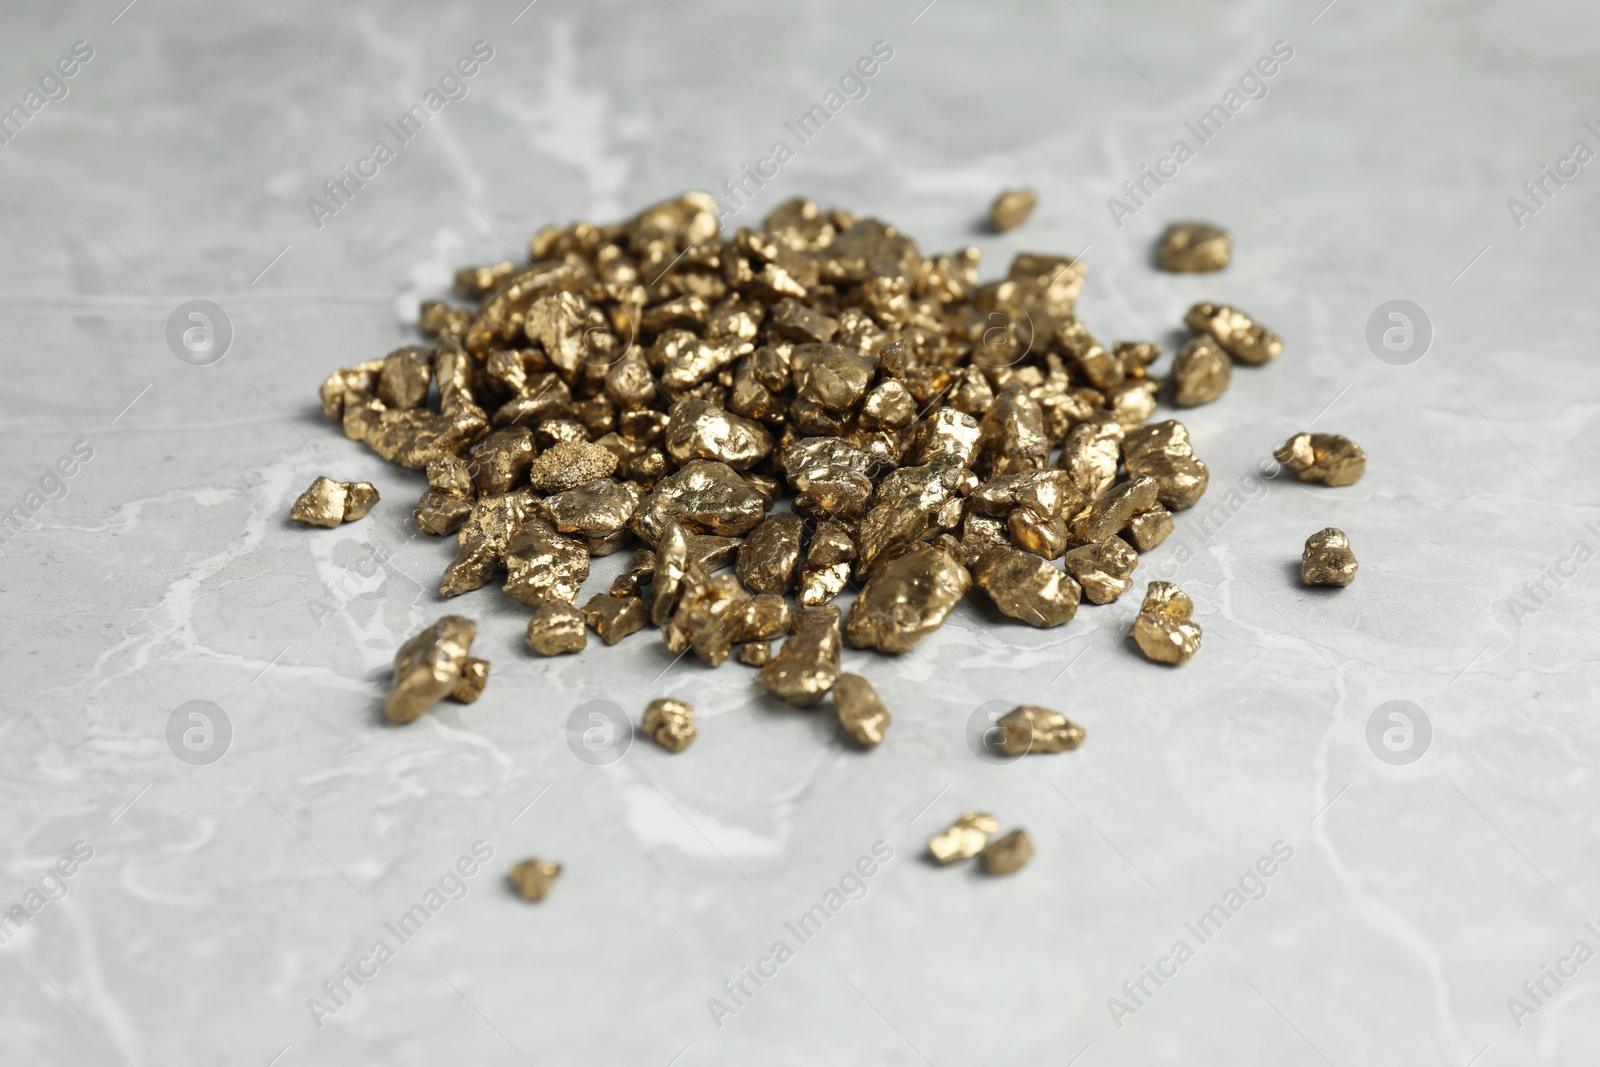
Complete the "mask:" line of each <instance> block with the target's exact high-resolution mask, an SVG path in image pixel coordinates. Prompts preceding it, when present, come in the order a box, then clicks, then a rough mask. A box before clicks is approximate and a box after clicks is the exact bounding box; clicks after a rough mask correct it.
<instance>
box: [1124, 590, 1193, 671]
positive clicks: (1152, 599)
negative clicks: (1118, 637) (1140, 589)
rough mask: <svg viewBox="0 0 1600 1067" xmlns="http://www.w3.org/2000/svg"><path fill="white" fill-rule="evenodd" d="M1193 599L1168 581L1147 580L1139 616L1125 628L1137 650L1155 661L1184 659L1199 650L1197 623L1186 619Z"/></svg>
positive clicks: (1173, 661) (1191, 611)
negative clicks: (1129, 627)
mask: <svg viewBox="0 0 1600 1067" xmlns="http://www.w3.org/2000/svg"><path fill="white" fill-rule="evenodd" d="M1193 614H1194V602H1193V601H1192V600H1190V599H1189V597H1188V596H1187V595H1186V594H1185V593H1184V591H1183V590H1182V589H1179V588H1178V587H1177V586H1176V585H1173V584H1172V583H1171V582H1151V583H1150V585H1149V586H1148V587H1147V588H1146V590H1145V594H1144V604H1143V605H1141V606H1140V608H1139V617H1138V618H1136V619H1134V620H1133V629H1132V630H1130V631H1128V636H1129V637H1132V638H1133V639H1134V641H1135V642H1137V643H1138V645H1139V651H1140V652H1143V653H1144V654H1145V657H1146V658H1148V659H1152V660H1155V661H1156V662H1157V663H1170V664H1173V665H1176V664H1179V663H1185V662H1187V661H1188V660H1189V657H1191V656H1193V655H1194V654H1195V653H1196V652H1198V651H1199V650H1200V627H1199V626H1198V625H1197V624H1196V623H1194V622H1192V621H1191V620H1190V617H1191V616H1192V615H1193Z"/></svg>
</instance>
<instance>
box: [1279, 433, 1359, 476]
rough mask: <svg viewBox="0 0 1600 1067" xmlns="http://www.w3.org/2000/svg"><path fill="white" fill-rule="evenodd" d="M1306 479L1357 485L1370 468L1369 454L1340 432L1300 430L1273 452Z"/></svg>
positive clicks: (1284, 463)
mask: <svg viewBox="0 0 1600 1067" xmlns="http://www.w3.org/2000/svg"><path fill="white" fill-rule="evenodd" d="M1273 455H1274V456H1276V457H1277V458H1278V462H1279V463H1282V464H1283V465H1284V466H1285V467H1288V468H1289V469H1290V470H1291V471H1293V472H1294V474H1295V477H1297V478H1299V479H1300V480H1301V481H1302V482H1315V483H1318V484H1320V485H1332V486H1339V485H1354V484H1355V483H1356V482H1358V481H1360V480H1361V476H1362V475H1363V474H1365V473H1366V470H1367V454H1366V453H1365V452H1363V451H1362V450H1361V446H1360V445H1358V444H1356V443H1355V442H1354V441H1352V440H1350V438H1348V437H1341V436H1339V435H1338V434H1336V433H1297V434H1295V435H1294V436H1293V437H1291V438H1289V439H1288V440H1287V441H1285V442H1284V443H1283V445H1282V446H1281V447H1280V448H1279V449H1278V450H1277V451H1276V452H1274V453H1273Z"/></svg>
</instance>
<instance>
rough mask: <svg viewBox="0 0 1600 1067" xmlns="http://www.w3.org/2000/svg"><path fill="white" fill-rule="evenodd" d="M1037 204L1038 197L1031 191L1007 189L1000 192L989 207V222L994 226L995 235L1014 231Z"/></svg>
mask: <svg viewBox="0 0 1600 1067" xmlns="http://www.w3.org/2000/svg"><path fill="white" fill-rule="evenodd" d="M1038 203H1039V197H1038V196H1037V195H1035V193H1034V191H1033V190H1032V189H1007V190H1005V191H1004V192H1002V193H1001V194H1000V195H999V196H997V197H995V198H994V203H993V204H991V205H990V206H989V221H990V222H991V223H992V224H993V225H994V231H995V233H1005V232H1006V231H1007V230H1014V229H1016V228H1017V227H1018V226H1021V225H1022V224H1023V223H1024V222H1027V221H1028V216H1029V215H1031V214H1033V209H1034V206H1035V205H1036V204H1038Z"/></svg>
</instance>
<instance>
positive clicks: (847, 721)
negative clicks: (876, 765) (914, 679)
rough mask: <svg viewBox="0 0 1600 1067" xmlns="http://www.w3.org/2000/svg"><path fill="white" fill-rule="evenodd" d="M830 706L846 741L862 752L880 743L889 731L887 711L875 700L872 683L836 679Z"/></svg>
mask: <svg viewBox="0 0 1600 1067" xmlns="http://www.w3.org/2000/svg"><path fill="white" fill-rule="evenodd" d="M833 706H834V708H835V709H837V710H838V712H839V726H840V728H842V729H843V730H844V732H845V733H846V734H847V735H849V737H850V740H852V741H854V742H855V743H856V744H858V745H861V746H863V747H864V748H872V747H873V746H874V745H877V744H879V743H880V742H882V741H883V732H884V731H885V730H887V729H888V728H889V722H890V718H889V709H888V708H886V707H884V706H883V701H882V700H880V699H879V698H878V691H877V690H876V689H874V688H872V683H871V682H869V681H867V680H866V679H865V678H863V677H861V675H859V674H850V673H848V672H846V673H844V674H841V675H839V680H838V681H836V682H834V683H833Z"/></svg>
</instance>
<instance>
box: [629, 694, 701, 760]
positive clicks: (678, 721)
mask: <svg viewBox="0 0 1600 1067" xmlns="http://www.w3.org/2000/svg"><path fill="white" fill-rule="evenodd" d="M640 725H641V727H642V728H643V730H644V732H645V733H646V734H648V735H649V737H650V740H652V741H654V742H655V743H656V744H658V745H660V746H661V747H662V748H664V749H666V750H667V751H668V752H682V751H683V750H684V749H686V748H688V747H689V745H690V743H691V742H692V741H694V739H695V737H696V736H697V734H698V732H697V731H696V730H695V728H694V708H692V707H690V706H689V705H688V704H685V703H684V702H683V701H681V700H673V699H671V698H670V697H663V698H662V699H660V700H652V701H651V702H650V704H649V706H648V707H646V708H645V709H644V722H643V723H641V724H640Z"/></svg>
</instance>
